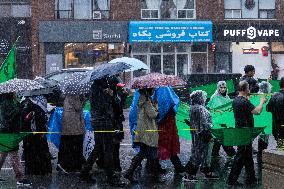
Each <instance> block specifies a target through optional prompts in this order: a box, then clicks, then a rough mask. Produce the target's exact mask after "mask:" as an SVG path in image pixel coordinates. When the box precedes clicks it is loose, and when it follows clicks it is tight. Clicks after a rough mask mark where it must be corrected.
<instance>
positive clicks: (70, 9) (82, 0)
mask: <svg viewBox="0 0 284 189" xmlns="http://www.w3.org/2000/svg"><path fill="white" fill-rule="evenodd" d="M109 10H110V0H55V17H56V18H57V19H95V20H97V19H108V18H109Z"/></svg>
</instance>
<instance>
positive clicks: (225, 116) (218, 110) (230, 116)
mask: <svg viewBox="0 0 284 189" xmlns="http://www.w3.org/2000/svg"><path fill="white" fill-rule="evenodd" d="M232 102H233V100H232V99H227V98H224V97H220V96H216V97H214V98H212V99H211V100H210V101H209V102H208V105H207V107H208V108H209V111H210V114H211V116H212V124H213V128H220V127H221V125H222V124H225V125H226V126H227V127H235V118H234V113H233V108H232Z"/></svg>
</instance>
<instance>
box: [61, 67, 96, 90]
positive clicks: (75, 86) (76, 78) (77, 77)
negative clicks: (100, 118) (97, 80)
mask: <svg viewBox="0 0 284 189" xmlns="http://www.w3.org/2000/svg"><path fill="white" fill-rule="evenodd" d="M89 77H90V72H76V73H73V74H71V75H70V76H68V77H67V78H66V79H64V80H62V81H60V82H59V83H58V86H59V88H60V90H61V91H62V92H63V94H70V95H75V94H87V93H89V91H90V88H91V84H92V83H91V82H90V79H89Z"/></svg>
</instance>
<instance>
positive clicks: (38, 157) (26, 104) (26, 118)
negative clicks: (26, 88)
mask: <svg viewBox="0 0 284 189" xmlns="http://www.w3.org/2000/svg"><path fill="white" fill-rule="evenodd" d="M21 106H22V112H21V120H22V131H24V132H46V131H47V127H46V126H47V125H46V124H47V100H46V98H45V97H43V96H32V97H29V98H26V99H25V100H24V101H23V102H22V103H21ZM23 148H24V151H23V153H24V160H25V172H26V174H28V175H47V174H51V172H52V167H51V156H50V153H49V148H48V143H47V138H46V135H45V134H39V133H37V134H32V135H29V136H27V137H26V138H25V139H24V140H23Z"/></svg>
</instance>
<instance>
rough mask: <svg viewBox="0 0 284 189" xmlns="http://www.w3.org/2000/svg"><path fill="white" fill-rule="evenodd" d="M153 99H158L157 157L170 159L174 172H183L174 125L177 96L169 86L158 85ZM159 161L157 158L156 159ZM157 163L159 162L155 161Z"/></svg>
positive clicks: (177, 103)
mask: <svg viewBox="0 0 284 189" xmlns="http://www.w3.org/2000/svg"><path fill="white" fill-rule="evenodd" d="M154 99H155V100H157V101H158V109H159V116H158V130H159V143H158V157H159V159H160V160H167V159H170V160H171V162H172V164H173V165H174V168H175V173H177V174H178V173H182V172H184V167H183V165H182V164H181V161H180V159H179V157H178V155H177V154H179V153H180V143H179V137H178V131H177V126H176V112H177V110H178V105H179V97H178V96H177V95H176V93H175V92H174V90H173V89H172V88H171V87H160V88H158V89H156V90H155V94H154ZM156 161H159V160H156ZM156 164H159V162H156Z"/></svg>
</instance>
